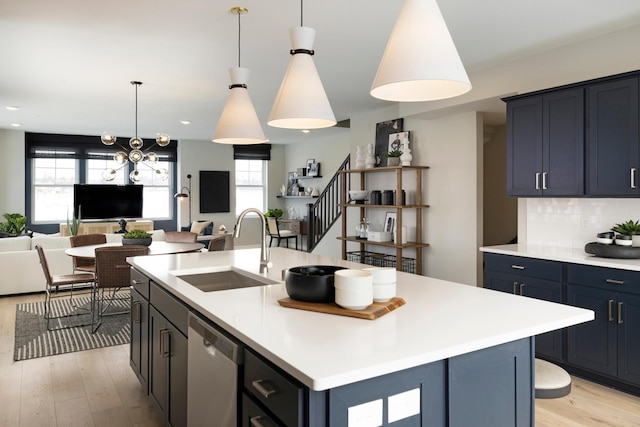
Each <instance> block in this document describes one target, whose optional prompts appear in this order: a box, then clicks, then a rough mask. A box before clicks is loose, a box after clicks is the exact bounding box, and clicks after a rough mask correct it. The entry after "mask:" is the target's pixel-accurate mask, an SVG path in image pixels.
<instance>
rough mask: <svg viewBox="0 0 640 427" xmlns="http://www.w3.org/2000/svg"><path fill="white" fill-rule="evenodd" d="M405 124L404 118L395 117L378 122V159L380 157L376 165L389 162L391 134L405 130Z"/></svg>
mask: <svg viewBox="0 0 640 427" xmlns="http://www.w3.org/2000/svg"><path fill="white" fill-rule="evenodd" d="M403 125H404V119H394V120H387V121H386V122H380V123H376V159H379V162H378V163H376V166H379V165H386V164H387V153H388V152H389V135H391V134H392V133H398V132H402V131H403V130H404V129H403Z"/></svg>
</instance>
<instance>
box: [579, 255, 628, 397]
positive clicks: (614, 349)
mask: <svg viewBox="0 0 640 427" xmlns="http://www.w3.org/2000/svg"><path fill="white" fill-rule="evenodd" d="M567 278H568V281H569V283H568V285H567V302H568V303H569V304H571V305H575V306H577V307H582V308H588V309H591V310H593V311H594V312H595V320H593V321H592V322H587V323H584V324H581V325H578V326H573V327H571V328H569V331H568V335H567V336H568V343H567V349H568V353H567V361H568V362H569V363H570V364H572V365H575V366H577V367H580V368H583V369H587V370H590V371H594V372H597V373H599V374H602V375H605V376H608V377H611V378H615V379H617V380H620V381H624V382H626V383H629V384H633V385H640V340H638V330H640V273H638V272H632V271H622V270H614V269H608V268H601V267H591V266H582V265H569V267H568V274H567Z"/></svg>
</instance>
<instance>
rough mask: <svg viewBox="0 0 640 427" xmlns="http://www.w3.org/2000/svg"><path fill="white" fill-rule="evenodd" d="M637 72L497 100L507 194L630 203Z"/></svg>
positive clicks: (638, 172) (634, 178)
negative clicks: (502, 113)
mask: <svg viewBox="0 0 640 427" xmlns="http://www.w3.org/2000/svg"><path fill="white" fill-rule="evenodd" d="M639 82H640V71H632V72H629V73H623V74H619V75H615V76H609V77H603V78H599V79H594V80H589V81H586V82H580V83H574V84H571V85H566V86H562V87H559V88H552V89H546V90H542V91H538V92H533V93H529V94H523V95H517V96H512V97H509V98H505V99H504V101H505V102H506V103H507V195H508V196H515V197H584V196H586V197H638V196H639V195H640V133H639V130H638V122H639V121H640V101H639V97H640V91H639Z"/></svg>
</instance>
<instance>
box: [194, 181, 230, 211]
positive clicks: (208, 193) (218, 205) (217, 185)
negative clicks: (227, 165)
mask: <svg viewBox="0 0 640 427" xmlns="http://www.w3.org/2000/svg"><path fill="white" fill-rule="evenodd" d="M229 209H230V202H229V171H200V213H215V212H229Z"/></svg>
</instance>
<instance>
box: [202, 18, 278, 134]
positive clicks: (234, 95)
mask: <svg viewBox="0 0 640 427" xmlns="http://www.w3.org/2000/svg"><path fill="white" fill-rule="evenodd" d="M248 12H249V9H247V8H245V7H234V8H232V9H231V13H236V14H238V66H237V67H232V68H230V69H229V75H230V76H231V85H230V86H229V96H228V97H227V103H226V104H225V106H224V109H223V110H222V114H221V115H220V120H219V121H218V126H216V130H215V132H214V134H213V138H212V141H213V142H217V143H220V144H237V145H246V144H260V143H263V142H267V141H268V139H267V138H265V136H264V132H263V131H262V126H261V125H260V120H259V119H258V115H257V114H256V110H255V108H254V107H253V103H252V102H251V97H249V91H248V90H247V81H248V80H249V69H248V68H242V67H240V15H241V14H244V13H248Z"/></svg>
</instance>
